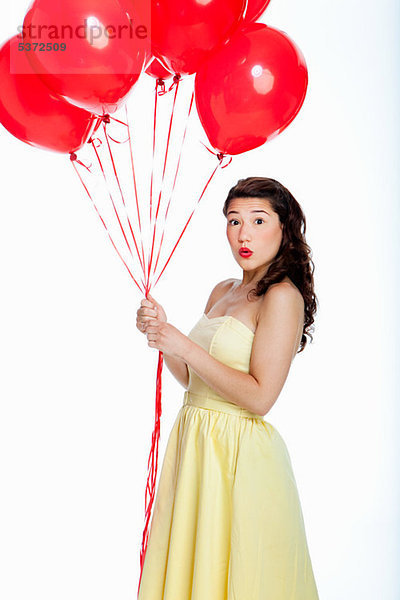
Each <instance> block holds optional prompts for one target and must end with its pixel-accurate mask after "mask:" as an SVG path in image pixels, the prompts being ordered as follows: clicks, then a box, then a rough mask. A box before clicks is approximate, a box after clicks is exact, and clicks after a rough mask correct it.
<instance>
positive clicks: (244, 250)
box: [239, 246, 253, 258]
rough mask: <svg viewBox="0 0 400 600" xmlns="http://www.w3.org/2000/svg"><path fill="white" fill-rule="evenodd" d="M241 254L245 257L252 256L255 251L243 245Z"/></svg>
mask: <svg viewBox="0 0 400 600" xmlns="http://www.w3.org/2000/svg"><path fill="white" fill-rule="evenodd" d="M239 254H240V256H243V258H250V256H251V255H252V254H253V252H252V251H251V250H250V249H249V248H246V247H245V246H242V248H240V250H239Z"/></svg>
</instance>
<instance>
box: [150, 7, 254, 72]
mask: <svg viewBox="0 0 400 600" xmlns="http://www.w3.org/2000/svg"><path fill="white" fill-rule="evenodd" d="M244 9H245V0H201V1H199V0H179V1H176V2H175V1H172V0H151V38H152V40H151V41H152V52H153V54H154V55H155V56H157V57H158V58H160V59H161V60H162V62H163V63H164V64H165V65H166V67H167V68H168V69H170V70H171V71H173V72H174V73H181V74H182V73H183V74H184V73H186V74H189V73H195V72H196V71H197V70H198V68H199V67H200V65H201V64H202V63H203V62H204V60H205V59H206V58H207V56H208V55H209V54H210V52H211V51H212V50H213V49H214V48H215V47H216V46H217V45H218V44H221V43H224V42H225V41H226V40H227V39H228V38H229V37H230V35H231V34H232V33H233V32H234V30H235V29H237V27H238V25H239V23H240V20H241V18H242V16H243V12H244Z"/></svg>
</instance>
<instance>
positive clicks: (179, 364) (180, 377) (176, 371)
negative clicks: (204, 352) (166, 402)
mask: <svg viewBox="0 0 400 600" xmlns="http://www.w3.org/2000/svg"><path fill="white" fill-rule="evenodd" d="M163 358H164V363H165V364H166V365H167V367H168V369H169V370H170V371H171V373H172V375H173V376H174V377H175V379H176V380H177V381H179V383H180V384H181V385H183V387H184V388H185V389H187V387H188V385H189V370H188V366H187V363H186V361H184V360H183V359H182V358H177V357H176V356H170V355H168V354H163Z"/></svg>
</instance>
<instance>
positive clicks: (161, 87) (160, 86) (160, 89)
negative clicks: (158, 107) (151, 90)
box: [156, 77, 165, 96]
mask: <svg viewBox="0 0 400 600" xmlns="http://www.w3.org/2000/svg"><path fill="white" fill-rule="evenodd" d="M156 90H157V93H158V95H159V96H163V95H164V94H165V81H164V79H162V77H159V78H158V79H157V81H156Z"/></svg>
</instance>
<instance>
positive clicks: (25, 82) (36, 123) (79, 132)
mask: <svg viewBox="0 0 400 600" xmlns="http://www.w3.org/2000/svg"><path fill="white" fill-rule="evenodd" d="M20 42H21V39H20V38H19V37H18V36H14V37H12V38H11V39H9V40H8V41H6V42H5V43H4V44H3V45H2V46H1V48H0V80H1V86H0V122H1V123H2V125H4V127H5V128H6V129H8V131H9V132H10V133H12V134H13V135H14V136H15V137H17V138H18V139H20V140H22V141H23V142H26V143H27V144H30V145H31V146H36V147H38V148H43V149H46V150H55V151H56V152H75V151H76V150H78V149H79V148H80V147H81V146H82V145H83V144H84V143H85V142H86V140H87V139H88V137H89V135H90V134H91V131H92V129H93V127H94V125H95V122H96V121H97V120H98V117H96V116H95V115H92V114H91V113H89V112H86V111H85V110H82V109H80V108H77V107H76V106H72V104H68V103H67V102H65V101H64V100H62V99H61V98H58V97H57V96H56V95H55V94H54V92H52V91H51V90H49V89H48V88H47V87H46V86H45V85H44V83H43V82H42V81H41V80H40V78H39V77H38V76H37V75H36V73H34V72H33V70H32V67H31V66H30V64H29V62H28V60H27V58H26V56H25V53H24V52H20V51H18V44H19V43H20Z"/></svg>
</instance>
